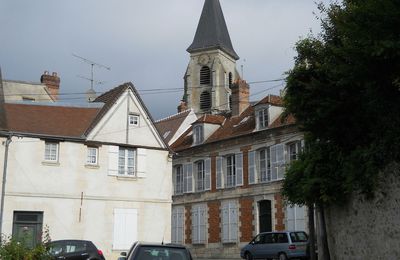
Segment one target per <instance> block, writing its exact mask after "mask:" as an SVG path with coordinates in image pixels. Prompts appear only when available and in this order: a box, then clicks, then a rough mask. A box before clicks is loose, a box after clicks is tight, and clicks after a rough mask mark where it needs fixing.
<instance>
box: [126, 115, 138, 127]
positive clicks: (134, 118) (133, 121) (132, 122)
mask: <svg viewBox="0 0 400 260" xmlns="http://www.w3.org/2000/svg"><path fill="white" fill-rule="evenodd" d="M139 123H140V116H139V115H137V114H132V113H130V114H129V115H128V124H129V126H135V127H138V126H139Z"/></svg>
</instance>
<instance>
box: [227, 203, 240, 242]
mask: <svg viewBox="0 0 400 260" xmlns="http://www.w3.org/2000/svg"><path fill="white" fill-rule="evenodd" d="M229 222H230V223H229V224H230V225H229V229H230V230H229V241H231V242H234V241H237V237H238V221H237V209H236V204H235V203H234V202H231V203H229Z"/></svg>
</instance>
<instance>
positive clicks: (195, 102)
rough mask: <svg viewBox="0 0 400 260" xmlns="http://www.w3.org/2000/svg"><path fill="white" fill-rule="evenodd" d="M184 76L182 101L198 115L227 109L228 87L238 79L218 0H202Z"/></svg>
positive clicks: (228, 103) (229, 103)
mask: <svg viewBox="0 0 400 260" xmlns="http://www.w3.org/2000/svg"><path fill="white" fill-rule="evenodd" d="M187 52H189V53H190V61H189V65H188V67H187V70H186V73H185V76H184V86H185V90H184V96H183V104H185V106H186V107H187V108H192V109H193V110H194V112H195V113H196V114H198V115H201V114H219V113H226V112H230V111H231V92H232V91H231V87H232V84H233V83H234V82H235V81H236V80H237V79H239V73H238V72H237V69H236V61H237V60H238V59H239V56H238V55H237V54H236V52H235V50H234V49H233V46H232V42H231V39H230V36H229V33H228V28H227V26H226V23H225V19H224V15H223V13H222V9H221V5H220V2H219V0H205V2H204V6H203V11H202V13H201V17H200V20H199V24H198V26H197V30H196V34H195V36H194V39H193V43H192V44H191V45H190V46H189V48H188V49H187Z"/></svg>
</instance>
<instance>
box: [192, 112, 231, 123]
mask: <svg viewBox="0 0 400 260" xmlns="http://www.w3.org/2000/svg"><path fill="white" fill-rule="evenodd" d="M225 119H226V118H225V117H224V116H221V115H210V114H205V115H203V116H202V117H200V118H199V119H197V121H196V122H195V123H207V124H217V125H221V124H222V123H223V122H224V121H225Z"/></svg>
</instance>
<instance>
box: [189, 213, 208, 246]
mask: <svg viewBox="0 0 400 260" xmlns="http://www.w3.org/2000/svg"><path fill="white" fill-rule="evenodd" d="M192 242H193V244H203V243H205V242H206V207H205V205H194V206H193V207H192Z"/></svg>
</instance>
